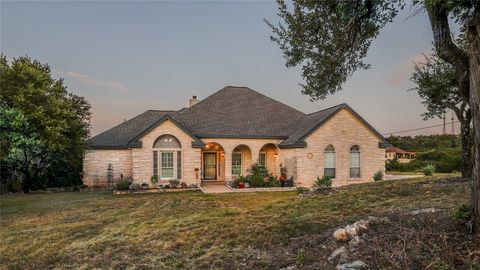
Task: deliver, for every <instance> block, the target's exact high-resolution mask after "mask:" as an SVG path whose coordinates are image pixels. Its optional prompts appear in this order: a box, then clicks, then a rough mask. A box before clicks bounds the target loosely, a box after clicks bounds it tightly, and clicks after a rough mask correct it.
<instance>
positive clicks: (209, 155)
mask: <svg viewBox="0 0 480 270" xmlns="http://www.w3.org/2000/svg"><path fill="white" fill-rule="evenodd" d="M201 156H202V169H201V171H202V174H201V178H202V180H203V181H225V150H224V148H223V147H222V145H220V144H219V143H216V142H208V143H207V144H205V146H204V147H203V148H202V150H201Z"/></svg>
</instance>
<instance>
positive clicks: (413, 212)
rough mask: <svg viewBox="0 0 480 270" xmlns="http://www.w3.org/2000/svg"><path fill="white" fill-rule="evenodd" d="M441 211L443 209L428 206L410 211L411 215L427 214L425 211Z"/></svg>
mask: <svg viewBox="0 0 480 270" xmlns="http://www.w3.org/2000/svg"><path fill="white" fill-rule="evenodd" d="M439 211H442V210H441V209H435V208H426V209H419V210H415V211H412V212H408V214H409V215H413V216H415V215H418V214H425V213H435V212H439Z"/></svg>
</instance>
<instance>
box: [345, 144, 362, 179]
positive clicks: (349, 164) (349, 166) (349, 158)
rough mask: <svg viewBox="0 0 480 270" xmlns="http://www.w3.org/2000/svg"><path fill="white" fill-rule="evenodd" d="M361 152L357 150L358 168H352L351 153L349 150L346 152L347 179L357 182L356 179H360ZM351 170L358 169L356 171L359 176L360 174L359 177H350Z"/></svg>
mask: <svg viewBox="0 0 480 270" xmlns="http://www.w3.org/2000/svg"><path fill="white" fill-rule="evenodd" d="M361 153H362V152H361V151H360V150H358V167H352V163H351V162H352V161H351V155H352V151H350V150H349V152H348V155H349V156H348V178H349V179H352V180H358V179H361V178H362V154H361ZM351 168H358V171H359V174H360V177H352V176H351V175H350V169H351Z"/></svg>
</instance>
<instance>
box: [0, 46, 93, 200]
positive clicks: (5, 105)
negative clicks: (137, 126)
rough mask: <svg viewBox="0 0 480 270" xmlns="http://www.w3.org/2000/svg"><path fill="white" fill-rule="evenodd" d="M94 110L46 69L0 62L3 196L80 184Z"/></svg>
mask: <svg viewBox="0 0 480 270" xmlns="http://www.w3.org/2000/svg"><path fill="white" fill-rule="evenodd" d="M90 117H91V113H90V104H89V103H88V101H87V100H86V99H85V98H83V97H81V96H78V95H76V94H73V93H72V92H69V91H67V87H66V86H65V85H64V82H63V79H54V78H53V77H52V73H51V69H50V67H49V65H48V64H42V63H40V62H39V61H37V60H33V59H31V58H29V57H27V56H25V57H19V58H14V59H13V60H11V61H8V60H7V58H6V56H5V55H3V54H2V55H1V56H0V166H1V167H0V177H1V178H0V186H1V188H2V192H5V191H19V190H23V191H24V192H29V191H30V190H35V189H41V188H46V187H62V186H74V185H79V184H81V183H82V182H81V178H80V172H81V169H82V156H83V154H84V149H85V142H86V139H87V138H88V136H89V134H90Z"/></svg>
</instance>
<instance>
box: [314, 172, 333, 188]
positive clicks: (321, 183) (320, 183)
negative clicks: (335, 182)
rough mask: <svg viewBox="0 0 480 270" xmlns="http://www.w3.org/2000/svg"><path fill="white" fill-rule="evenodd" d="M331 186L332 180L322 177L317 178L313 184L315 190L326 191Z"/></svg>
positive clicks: (328, 177)
mask: <svg viewBox="0 0 480 270" xmlns="http://www.w3.org/2000/svg"><path fill="white" fill-rule="evenodd" d="M331 186H332V178H331V177H330V176H327V175H324V176H323V177H322V178H320V177H317V180H315V182H314V183H313V187H314V188H315V189H326V188H329V187H331Z"/></svg>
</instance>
